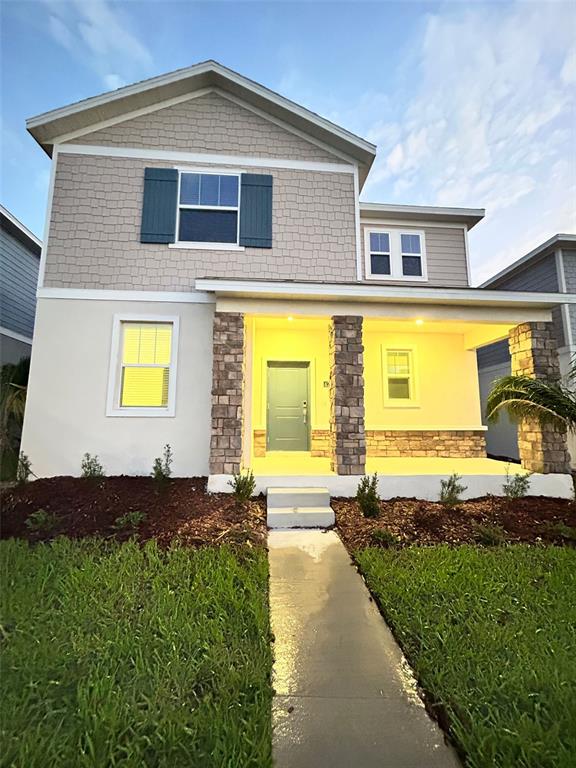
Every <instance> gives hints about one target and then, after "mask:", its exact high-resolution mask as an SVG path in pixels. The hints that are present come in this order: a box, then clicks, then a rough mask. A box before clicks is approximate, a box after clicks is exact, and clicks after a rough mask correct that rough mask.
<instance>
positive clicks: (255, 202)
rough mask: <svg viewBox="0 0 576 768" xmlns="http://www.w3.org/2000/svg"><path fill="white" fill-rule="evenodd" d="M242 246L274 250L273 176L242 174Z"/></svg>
mask: <svg viewBox="0 0 576 768" xmlns="http://www.w3.org/2000/svg"><path fill="white" fill-rule="evenodd" d="M240 245H248V246H251V247H252V248H272V176H261V175H259V174H256V173H243V174H242V178H241V195H240Z"/></svg>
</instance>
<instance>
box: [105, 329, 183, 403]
mask: <svg viewBox="0 0 576 768" xmlns="http://www.w3.org/2000/svg"><path fill="white" fill-rule="evenodd" d="M177 341H178V318H173V317H170V318H167V317H164V316H162V317H158V318H152V317H151V318H150V320H148V319H146V318H142V319H140V317H139V316H138V317H136V316H134V317H119V316H115V318H114V334H113V341H112V351H111V354H112V365H111V371H113V374H114V375H113V380H111V381H110V384H109V394H108V408H107V413H108V415H109V416H130V415H133V416H173V415H174V405H175V403H174V400H175V377H176V354H175V353H176V348H177Z"/></svg>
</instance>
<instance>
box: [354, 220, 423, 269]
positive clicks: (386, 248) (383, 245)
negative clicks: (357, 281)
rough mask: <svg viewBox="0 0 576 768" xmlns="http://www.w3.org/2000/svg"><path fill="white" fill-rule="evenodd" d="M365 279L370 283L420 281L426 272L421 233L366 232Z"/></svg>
mask: <svg viewBox="0 0 576 768" xmlns="http://www.w3.org/2000/svg"><path fill="white" fill-rule="evenodd" d="M364 242H365V248H366V254H365V257H366V277H367V278H368V279H372V280H386V279H388V280H401V281H404V280H405V281H410V282H412V281H416V282H422V281H425V280H427V279H428V277H427V273H426V246H425V241H424V232H420V231H412V230H397V229H372V228H370V229H366V230H365V233H364Z"/></svg>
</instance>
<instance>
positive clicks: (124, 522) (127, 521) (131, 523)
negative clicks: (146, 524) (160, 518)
mask: <svg viewBox="0 0 576 768" xmlns="http://www.w3.org/2000/svg"><path fill="white" fill-rule="evenodd" d="M145 519H146V513H145V512H140V511H139V510H137V509H134V510H132V511H131V512H126V513H125V514H123V515H120V517H117V518H116V520H115V521H114V526H113V527H114V528H115V529H116V530H117V531H124V530H126V529H130V530H133V529H134V528H138V526H139V525H140V523H141V522H142V521H143V520H145Z"/></svg>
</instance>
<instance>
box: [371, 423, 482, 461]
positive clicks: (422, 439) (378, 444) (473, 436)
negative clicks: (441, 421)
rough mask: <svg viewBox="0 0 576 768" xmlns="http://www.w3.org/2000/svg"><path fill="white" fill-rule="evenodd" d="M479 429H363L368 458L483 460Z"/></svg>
mask: <svg viewBox="0 0 576 768" xmlns="http://www.w3.org/2000/svg"><path fill="white" fill-rule="evenodd" d="M484 434H485V433H484V431H483V430H445V429H442V430H433V429H430V430H428V429H427V430H383V429H378V430H374V429H367V430H366V449H367V453H368V456H377V457H386V456H412V457H414V456H437V457H442V456H444V457H447V458H468V459H480V458H485V457H486V439H485V436H484Z"/></svg>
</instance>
